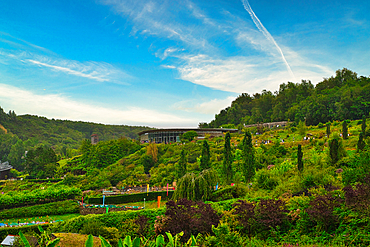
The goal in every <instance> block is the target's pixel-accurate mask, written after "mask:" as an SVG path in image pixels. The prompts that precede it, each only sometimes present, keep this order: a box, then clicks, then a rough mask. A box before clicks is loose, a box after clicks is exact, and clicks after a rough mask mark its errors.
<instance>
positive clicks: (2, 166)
mask: <svg viewBox="0 0 370 247" xmlns="http://www.w3.org/2000/svg"><path fill="white" fill-rule="evenodd" d="M10 169H13V167H12V166H11V165H9V162H8V161H5V162H4V163H1V160H0V172H2V171H7V170H10Z"/></svg>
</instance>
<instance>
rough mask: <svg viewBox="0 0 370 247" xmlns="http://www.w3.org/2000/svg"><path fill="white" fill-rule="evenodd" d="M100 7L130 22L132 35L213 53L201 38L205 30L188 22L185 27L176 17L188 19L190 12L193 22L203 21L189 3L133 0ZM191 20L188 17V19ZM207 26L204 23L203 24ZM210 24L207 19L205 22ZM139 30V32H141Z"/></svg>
mask: <svg viewBox="0 0 370 247" xmlns="http://www.w3.org/2000/svg"><path fill="white" fill-rule="evenodd" d="M101 3H102V4H105V5H110V6H112V8H113V9H114V11H115V12H116V13H118V14H120V15H123V16H125V17H129V19H130V20H131V21H132V22H133V24H134V26H133V28H132V31H131V35H136V34H137V33H138V32H139V33H140V34H144V35H151V36H156V37H159V38H166V39H169V40H174V41H181V42H182V43H183V45H185V46H189V47H193V48H195V49H199V48H201V49H208V50H210V49H214V47H213V46H212V44H210V43H209V42H208V41H207V39H206V38H204V37H203V35H202V33H203V34H204V30H207V28H206V27H201V26H199V25H197V26H194V25H192V24H191V23H192V22H187V23H186V24H184V23H183V22H181V20H178V17H179V16H187V11H189V8H191V10H192V11H193V15H192V17H193V19H198V18H201V19H202V20H204V21H205V20H206V19H207V17H206V16H201V13H200V11H198V10H197V9H196V7H195V6H194V5H192V4H191V3H190V2H189V1H185V2H184V3H183V2H173V1H136V0H126V1H120V0H101ZM187 18H190V16H187ZM205 22H206V21H205ZM207 23H208V24H209V23H210V19H209V21H208V22H207ZM140 30H141V32H140Z"/></svg>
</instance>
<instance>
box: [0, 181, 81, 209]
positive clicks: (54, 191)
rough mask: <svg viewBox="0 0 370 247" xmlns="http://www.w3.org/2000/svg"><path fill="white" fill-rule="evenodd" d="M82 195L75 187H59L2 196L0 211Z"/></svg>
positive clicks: (0, 197)
mask: <svg viewBox="0 0 370 247" xmlns="http://www.w3.org/2000/svg"><path fill="white" fill-rule="evenodd" d="M80 195H81V190H80V189H78V188H75V187H67V186H58V187H48V188H46V189H36V190H32V191H22V192H9V193H6V194H2V195H0V209H8V208H16V207H22V206H29V205H35V204H44V203H48V202H55V201H64V200H68V199H73V198H75V197H76V196H80Z"/></svg>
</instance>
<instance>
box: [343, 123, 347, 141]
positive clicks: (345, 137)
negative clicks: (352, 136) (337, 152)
mask: <svg viewBox="0 0 370 247" xmlns="http://www.w3.org/2000/svg"><path fill="white" fill-rule="evenodd" d="M342 130H343V131H342V132H343V139H344V140H347V139H348V127H347V120H344V121H343V124H342Z"/></svg>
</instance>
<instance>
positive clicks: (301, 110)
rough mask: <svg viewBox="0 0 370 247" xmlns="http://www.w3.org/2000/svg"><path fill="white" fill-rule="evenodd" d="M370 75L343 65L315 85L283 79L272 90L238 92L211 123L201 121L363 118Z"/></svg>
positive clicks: (209, 125) (213, 124) (369, 99)
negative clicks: (229, 104) (365, 75)
mask: <svg viewBox="0 0 370 247" xmlns="http://www.w3.org/2000/svg"><path fill="white" fill-rule="evenodd" d="M369 106H370V77H364V76H358V75H357V73H355V72H353V71H351V70H349V69H346V68H343V69H341V70H337V71H336V73H335V76H332V77H330V78H325V79H324V80H323V81H321V82H319V83H318V84H317V85H316V86H314V85H313V84H312V83H311V81H309V80H302V82H301V83H293V82H288V83H283V84H281V85H280V87H279V90H278V91H276V92H274V93H272V92H271V91H267V90H263V91H262V92H261V93H256V94H253V95H250V94H248V93H243V94H241V95H239V96H238V97H237V98H236V99H235V100H234V101H233V102H232V103H231V106H230V107H227V108H225V109H223V110H221V111H220V113H218V114H216V115H215V119H214V120H212V121H211V122H210V123H200V124H199V127H201V128H217V127H220V126H223V125H228V124H233V125H235V126H238V125H243V124H256V123H266V122H275V121H288V120H290V121H292V122H295V123H298V122H299V121H305V123H306V124H307V125H317V124H319V123H326V122H330V121H333V120H340V121H343V120H345V119H350V120H355V119H361V118H362V116H363V115H366V116H367V115H368V114H369V110H370V108H369Z"/></svg>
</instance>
